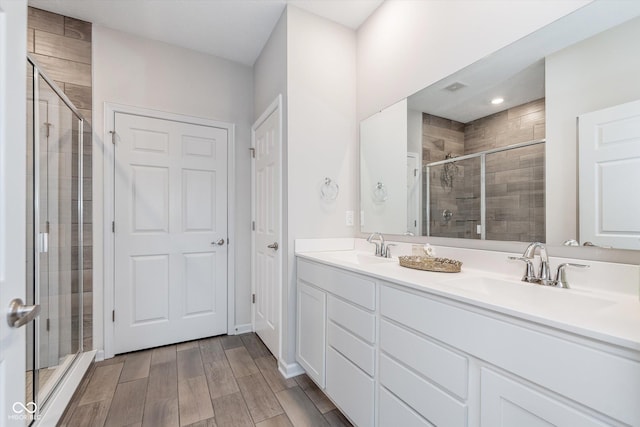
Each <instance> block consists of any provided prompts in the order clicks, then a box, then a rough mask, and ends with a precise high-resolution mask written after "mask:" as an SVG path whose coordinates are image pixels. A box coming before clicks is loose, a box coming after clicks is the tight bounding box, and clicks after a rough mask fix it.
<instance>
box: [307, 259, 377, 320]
mask: <svg viewBox="0 0 640 427" xmlns="http://www.w3.org/2000/svg"><path fill="white" fill-rule="evenodd" d="M297 266H298V273H297V275H298V279H300V280H302V281H305V282H307V283H310V284H312V285H314V286H317V287H319V288H322V289H324V290H325V291H328V292H330V293H332V294H334V295H338V296H340V297H342V298H344V299H346V300H348V301H351V302H353V303H354V304H358V305H360V306H362V307H365V308H368V309H369V310H375V308H376V288H375V284H376V283H375V281H374V280H373V279H370V278H368V277H365V276H360V275H357V274H352V273H347V272H345V271H341V270H338V269H335V268H332V267H329V266H325V265H321V264H316V263H313V262H309V261H305V260H302V259H298V264H297Z"/></svg>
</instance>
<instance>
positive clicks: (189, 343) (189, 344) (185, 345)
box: [177, 341, 198, 351]
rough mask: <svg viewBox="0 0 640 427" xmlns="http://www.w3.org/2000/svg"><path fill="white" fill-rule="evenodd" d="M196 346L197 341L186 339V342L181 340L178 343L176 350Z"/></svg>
mask: <svg viewBox="0 0 640 427" xmlns="http://www.w3.org/2000/svg"><path fill="white" fill-rule="evenodd" d="M196 347H198V341H187V342H181V343H180V344H178V345H177V350H178V351H183V350H189V349H191V348H196Z"/></svg>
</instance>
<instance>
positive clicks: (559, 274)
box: [553, 262, 589, 289]
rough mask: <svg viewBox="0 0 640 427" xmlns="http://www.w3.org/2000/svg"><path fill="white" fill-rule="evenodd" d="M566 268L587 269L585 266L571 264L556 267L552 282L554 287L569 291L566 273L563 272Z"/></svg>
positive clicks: (566, 263)
mask: <svg viewBox="0 0 640 427" xmlns="http://www.w3.org/2000/svg"><path fill="white" fill-rule="evenodd" d="M567 267H574V268H589V266H588V265H587V264H574V263H571V262H565V263H563V264H560V265H559V266H558V270H557V271H556V278H555V280H554V281H553V285H554V286H556V287H558V288H565V289H569V282H568V281H567V273H566V271H565V269H566V268H567Z"/></svg>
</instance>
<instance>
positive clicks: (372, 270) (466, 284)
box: [296, 245, 640, 351]
mask: <svg viewBox="0 0 640 427" xmlns="http://www.w3.org/2000/svg"><path fill="white" fill-rule="evenodd" d="M356 247H357V245H356ZM341 249H343V250H338V251H335V250H334V251H317V252H301V251H297V252H296V256H298V257H300V258H303V259H308V260H311V261H316V262H320V263H323V264H327V265H331V266H335V267H339V268H342V269H345V270H349V271H352V272H354V273H359V274H365V275H367V276H371V277H374V278H377V279H381V280H385V281H388V282H392V283H395V284H398V285H402V286H406V287H408V288H411V289H416V290H419V291H423V292H427V293H430V294H433V295H439V296H442V297H446V298H450V299H452V300H456V301H460V302H463V303H466V304H471V305H474V306H477V307H480V308H484V309H488V310H492V311H495V312H499V313H503V314H506V315H510V316H514V317H518V318H521V319H525V320H528V321H532V322H536V323H539V324H543V325H546V326H549V327H553V328H557V329H561V330H563V331H568V332H572V333H576V334H579V335H583V336H586V337H589V338H593V339H596V340H600V341H604V342H607V343H610V344H614V345H618V346H621V347H624V348H628V349H631V350H634V351H640V300H639V299H638V295H637V294H636V295H634V294H625V293H620V292H607V291H603V290H599V289H580V288H578V289H573V288H572V289H559V288H553V287H548V286H541V285H535V284H529V283H525V282H522V281H520V280H518V279H519V276H518V275H515V276H514V275H513V274H512V272H511V271H509V273H508V274H505V273H504V272H499V271H487V270H485V269H482V270H480V269H478V268H472V267H465V265H464V258H461V257H458V258H457V259H460V260H462V261H463V267H462V271H461V272H460V273H436V272H428V271H421V270H413V269H410V268H405V267H402V266H400V265H399V263H398V259H397V258H392V259H390V260H389V259H384V258H378V259H376V257H373V255H372V254H371V253H370V252H364V251H359V250H353V249H352V250H344V249H346V248H345V247H342V248H341ZM316 250H317V248H316ZM439 255H440V254H439ZM471 264H473V263H471ZM518 267H519V268H518V271H520V270H521V269H522V268H521V267H522V266H521V265H518ZM494 270H498V269H494Z"/></svg>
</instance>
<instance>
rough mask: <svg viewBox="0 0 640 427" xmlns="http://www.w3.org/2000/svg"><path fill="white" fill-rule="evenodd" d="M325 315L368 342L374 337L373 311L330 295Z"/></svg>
mask: <svg viewBox="0 0 640 427" xmlns="http://www.w3.org/2000/svg"><path fill="white" fill-rule="evenodd" d="M327 315H328V317H329V319H330V320H333V321H334V322H335V323H337V324H338V325H340V326H342V327H343V328H345V329H347V330H349V331H350V332H352V333H353V334H354V335H357V336H358V337H360V338H362V339H363V340H365V341H367V342H368V343H370V344H373V343H374V342H375V339H376V318H375V316H374V315H373V313H369V312H366V311H364V310H363V309H361V308H358V307H356V306H354V305H352V304H349V303H347V302H344V301H342V300H340V299H338V298H336V297H334V296H332V295H329V298H328V300H327Z"/></svg>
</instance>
